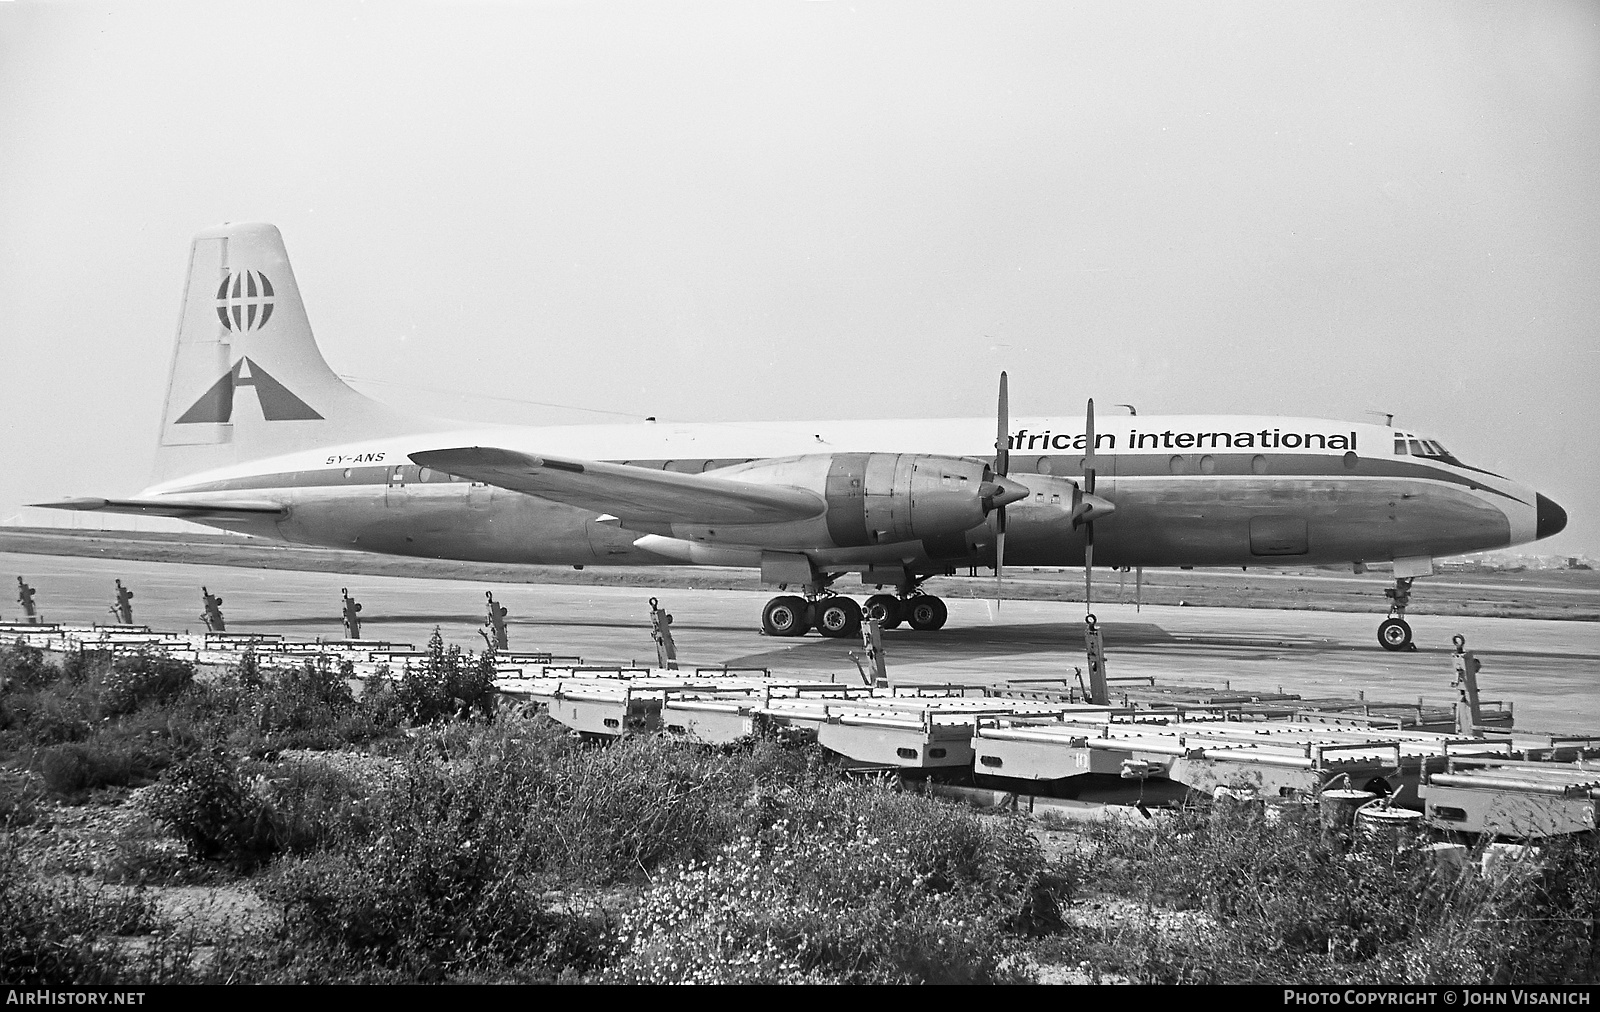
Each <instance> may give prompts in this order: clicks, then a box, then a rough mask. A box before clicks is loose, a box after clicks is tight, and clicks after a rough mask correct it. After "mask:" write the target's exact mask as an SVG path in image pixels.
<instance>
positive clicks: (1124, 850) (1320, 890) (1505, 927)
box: [1093, 806, 1600, 984]
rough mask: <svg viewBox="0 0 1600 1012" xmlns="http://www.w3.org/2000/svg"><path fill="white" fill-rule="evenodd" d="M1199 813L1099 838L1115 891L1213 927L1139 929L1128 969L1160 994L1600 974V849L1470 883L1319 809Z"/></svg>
mask: <svg viewBox="0 0 1600 1012" xmlns="http://www.w3.org/2000/svg"><path fill="white" fill-rule="evenodd" d="M1229 807H1230V810H1228V811H1226V812H1224V811H1221V810H1220V809H1209V810H1208V809H1205V808H1199V809H1193V810H1186V811H1184V812H1181V813H1178V814H1177V815H1176V816H1174V817H1170V818H1167V819H1163V820H1161V821H1160V822H1159V823H1157V824H1156V825H1154V826H1150V827H1142V828H1140V827H1128V826H1122V827H1115V828H1110V827H1102V828H1099V829H1097V830H1094V831H1093V832H1095V834H1096V837H1097V844H1098V854H1097V856H1096V859H1095V864H1096V867H1098V868H1100V869H1101V870H1102V873H1103V874H1102V877H1101V880H1100V884H1101V885H1102V886H1103V887H1108V888H1116V889H1121V890H1127V891H1132V892H1133V893H1134V894H1135V895H1139V896H1142V897H1144V898H1145V899H1146V900H1147V902H1149V903H1150V904H1152V905H1154V906H1163V907H1168V908H1177V909H1195V910H1203V911H1205V912H1206V913H1207V914H1208V915H1210V916H1211V918H1213V919H1214V925H1213V927H1211V928H1210V929H1209V930H1207V931H1205V932H1203V933H1190V934H1188V935H1182V936H1174V935H1171V934H1169V933H1163V932H1160V931H1155V930H1149V928H1150V925H1136V926H1135V927H1134V929H1133V930H1132V931H1130V932H1129V933H1128V934H1127V936H1126V937H1125V938H1124V939H1123V942H1124V943H1129V944H1124V946H1123V947H1124V948H1125V949H1134V950H1137V954H1136V958H1135V959H1134V962H1133V965H1132V966H1131V967H1130V969H1132V970H1133V972H1134V975H1135V976H1136V977H1137V978H1139V979H1142V980H1146V981H1150V982H1177V981H1189V982H1206V983H1248V982H1269V981H1275V980H1286V979H1295V980H1306V981H1325V982H1330V983H1339V982H1382V981H1385V980H1394V979H1405V980H1409V981H1414V982H1418V983H1427V982H1440V983H1443V982H1449V983H1456V984H1464V983H1505V982H1511V981H1528V980H1538V981H1541V982H1552V983H1553V982H1558V981H1560V982H1580V981H1581V982H1592V981H1593V980H1595V979H1596V977H1597V976H1600V953H1597V945H1596V938H1595V935H1594V933H1593V927H1592V926H1593V925H1595V924H1597V923H1600V885H1597V884H1596V883H1600V846H1597V843H1596V841H1595V840H1594V839H1593V838H1592V836H1574V837H1570V838H1565V839H1561V840H1555V841H1549V842H1547V843H1545V844H1543V845H1542V846H1543V848H1544V850H1545V857H1544V858H1543V859H1542V861H1540V862H1535V863H1530V865H1529V866H1528V867H1529V869H1530V870H1528V871H1525V872H1524V873H1523V874H1521V875H1520V876H1518V877H1516V878H1515V879H1514V880H1510V879H1507V880H1497V879H1495V878H1493V877H1489V876H1483V875H1476V874H1467V875H1459V874H1457V873H1456V872H1455V871H1453V870H1451V869H1450V868H1449V866H1448V865H1444V864H1437V863H1435V862H1434V861H1433V860H1432V859H1431V857H1430V855H1429V852H1428V851H1427V850H1426V849H1425V848H1422V847H1411V846H1400V847H1397V846H1396V845H1395V844H1394V842H1392V841H1381V840H1374V839H1370V838H1367V837H1365V836H1361V835H1357V836H1356V837H1355V838H1353V839H1349V840H1346V839H1343V838H1340V837H1338V836H1333V835H1329V834H1325V833H1324V832H1323V831H1322V827H1321V825H1320V822H1319V819H1318V814H1317V812H1316V810H1315V809H1314V808H1311V809H1301V808H1290V809H1284V810H1283V811H1282V814H1281V818H1278V819H1276V820H1269V819H1267V818H1266V817H1265V815H1264V812H1263V811H1262V810H1260V809H1259V808H1254V809H1253V808H1251V807H1250V806H1229Z"/></svg>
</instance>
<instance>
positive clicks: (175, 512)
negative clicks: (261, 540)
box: [33, 499, 289, 520]
mask: <svg viewBox="0 0 1600 1012" xmlns="http://www.w3.org/2000/svg"><path fill="white" fill-rule="evenodd" d="M33 505H34V506H39V507H42V508H44V509H51V510H78V511H84V512H94V511H99V512H102V513H133V514H136V515H140V516H150V517H176V518H177V519H179V520H205V519H217V520H226V519H228V518H229V517H274V516H276V517H283V516H287V515H288V513H289V510H288V507H286V506H282V505H280V504H278V503H275V502H238V501H235V502H200V501H196V500H182V499H63V500H61V501H60V502H39V503H33Z"/></svg>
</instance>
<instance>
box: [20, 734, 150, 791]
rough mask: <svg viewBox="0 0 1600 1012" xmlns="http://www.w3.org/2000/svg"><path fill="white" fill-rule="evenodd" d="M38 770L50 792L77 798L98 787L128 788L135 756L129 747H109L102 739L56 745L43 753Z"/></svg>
mask: <svg viewBox="0 0 1600 1012" xmlns="http://www.w3.org/2000/svg"><path fill="white" fill-rule="evenodd" d="M39 772H40V773H41V774H43V776H44V782H45V786H46V787H48V788H49V789H50V790H51V791H53V792H55V793H56V794H59V795H61V796H63V797H76V796H78V795H80V794H82V793H84V792H85V791H88V790H91V789H93V788H96V787H112V786H114V787H126V786H127V785H128V783H129V781H130V780H131V779H132V774H133V757H132V755H131V754H130V753H129V752H128V750H126V749H118V748H115V747H111V748H108V747H106V745H105V743H104V742H101V741H95V742H92V743H84V744H78V743H72V744H67V745H56V746H54V747H52V748H48V749H45V750H44V753H43V755H41V756H40V760H39Z"/></svg>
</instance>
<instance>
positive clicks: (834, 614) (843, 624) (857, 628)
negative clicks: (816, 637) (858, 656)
mask: <svg viewBox="0 0 1600 1012" xmlns="http://www.w3.org/2000/svg"><path fill="white" fill-rule="evenodd" d="M812 607H813V608H815V609H816V616H817V632H819V633H821V634H822V635H824V636H827V637H829V638H831V639H843V638H844V637H846V636H857V635H859V634H860V633H861V606H860V605H859V604H856V603H855V602H854V601H852V600H850V599H849V598H848V597H830V598H827V599H826V600H822V601H817V602H815V603H813V604H812Z"/></svg>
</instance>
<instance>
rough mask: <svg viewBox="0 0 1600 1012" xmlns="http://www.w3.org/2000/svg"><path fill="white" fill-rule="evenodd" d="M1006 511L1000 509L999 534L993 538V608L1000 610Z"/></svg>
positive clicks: (1003, 573)
mask: <svg viewBox="0 0 1600 1012" xmlns="http://www.w3.org/2000/svg"><path fill="white" fill-rule="evenodd" d="M1005 515H1006V511H1005V510H1001V511H1000V517H1001V520H1000V534H999V535H998V536H997V537H996V538H995V540H994V610H995V614H999V612H1000V585H1001V583H1002V582H1004V581H1005V578H1006V522H1005V519H1004V518H1005Z"/></svg>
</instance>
